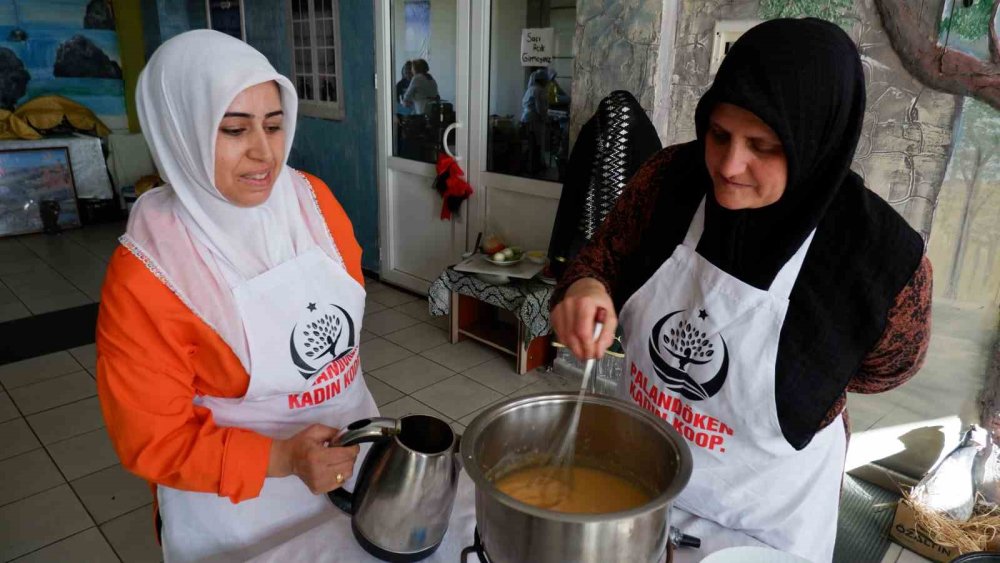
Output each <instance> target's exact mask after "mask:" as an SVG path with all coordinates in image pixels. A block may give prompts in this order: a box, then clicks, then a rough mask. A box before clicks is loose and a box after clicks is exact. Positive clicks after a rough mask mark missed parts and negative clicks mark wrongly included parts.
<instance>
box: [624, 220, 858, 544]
mask: <svg viewBox="0 0 1000 563" xmlns="http://www.w3.org/2000/svg"><path fill="white" fill-rule="evenodd" d="M704 224H705V202H704V200H703V201H702V203H701V205H700V206H699V208H698V211H697V213H695V216H694V218H693V219H692V221H691V225H690V227H689V228H688V232H687V235H686V237H685V239H684V242H683V243H682V244H681V245H678V246H677V248H676V250H674V253H673V255H671V256H670V258H669V259H668V260H667V261H666V262H664V264H663V265H662V266H660V268H659V270H657V271H656V273H655V274H654V275H653V277H652V278H650V279H649V281H647V282H646V283H645V285H643V286H642V287H641V288H639V290H638V291H637V292H635V294H633V295H632V297H631V298H629V300H628V302H627V303H626V304H625V306H624V307H623V308H622V312H621V315H620V317H621V325H622V328H623V331H624V337H625V365H626V367H627V369H628V370H629V371H628V372H627V373H626V374H625V375H624V376H623V377H622V379H621V381H620V383H619V392H620V394H621V395H622V396H623V397H628V399H627V400H631V401H632V402H634V403H635V404H637V405H638V406H639V407H640V408H644V409H646V410H648V411H650V412H652V413H653V414H656V415H658V416H659V417H660V418H662V419H664V420H665V421H667V423H669V424H671V425H672V426H673V427H674V428H675V429H677V431H678V432H679V433H680V434H681V435H682V436H683V437H684V438H685V439H686V440H687V442H688V445H689V446H690V448H691V453H692V457H693V460H694V468H693V471H692V474H691V481H690V482H689V483H688V485H687V487H686V488H685V489H684V490H683V491H682V492H681V494H680V496H679V497H678V499H677V502H676V505H677V506H678V507H679V508H682V509H684V510H686V511H688V512H691V513H693V514H695V515H698V516H701V517H703V518H706V519H709V520H713V521H715V522H718V523H719V524H721V525H722V526H724V527H727V528H732V529H735V530H740V531H743V532H745V533H746V534H748V535H750V536H753V537H755V538H757V539H759V540H761V541H763V542H764V543H766V544H768V545H771V546H773V547H775V548H777V549H780V550H783V551H788V552H791V553H795V554H797V555H799V556H802V557H805V558H807V559H809V560H811V561H817V562H828V561H830V560H831V559H832V557H833V545H834V540H835V538H836V531H837V513H838V509H839V503H840V483H841V477H842V475H843V470H844V456H845V453H846V451H845V450H846V447H847V442H846V436H845V433H844V426H843V422H842V421H841V419H840V417H837V419H836V420H834V421H833V422H832V423H830V425H829V426H827V427H826V428H824V429H822V430H821V431H819V432H818V433H817V434H816V435H815V436H814V437H813V439H812V441H811V442H810V443H809V445H808V446H806V447H805V448H804V449H803V450H801V451H796V450H795V448H793V447H792V446H791V445H789V444H788V442H787V441H786V440H785V438H784V436H783V435H782V433H781V428H780V426H779V424H778V411H777V406H776V403H775V389H774V385H775V359H776V357H777V352H778V338H779V336H780V334H781V326H782V324H783V322H784V320H785V313H786V311H787V310H788V297H789V295H790V294H791V291H792V287H793V286H794V285H795V280H796V278H797V277H798V274H799V270H800V268H801V267H802V262H803V260H804V259H805V256H806V252H807V251H808V249H809V244H810V243H811V242H812V235H810V236H809V238H807V239H806V240H805V242H804V243H803V244H802V246H801V247H800V248H799V250H798V251H797V252H796V253H795V255H794V256H792V258H791V259H790V260H789V261H788V262H787V263H786V264H785V265H784V266H783V267H782V269H781V271H780V272H779V273H778V275H777V277H775V279H774V282H773V283H772V284H771V287H770V288H769V289H768V290H767V291H764V290H760V289H757V288H755V287H753V286H750V285H748V284H745V283H743V282H742V281H740V280H739V279H737V278H735V277H733V276H731V275H729V274H727V273H726V272H723V271H722V270H720V269H719V268H716V267H715V266H713V265H712V264H711V263H710V262H708V261H707V260H705V259H704V258H702V257H701V256H699V255H698V254H697V252H695V249H696V248H697V246H698V241H699V240H700V238H701V234H702V232H703V231H704Z"/></svg>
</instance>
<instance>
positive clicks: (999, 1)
mask: <svg viewBox="0 0 1000 563" xmlns="http://www.w3.org/2000/svg"><path fill="white" fill-rule="evenodd" d="M997 13H1000V0H993V12H992V13H991V14H990V25H989V36H990V57H991V58H992V59H993V62H995V63H997V64H1000V37H998V36H997V34H998V33H1000V32H998V30H997V26H1000V24H998V23H997Z"/></svg>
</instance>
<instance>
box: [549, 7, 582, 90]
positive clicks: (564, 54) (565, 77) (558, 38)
mask: <svg viewBox="0 0 1000 563" xmlns="http://www.w3.org/2000/svg"><path fill="white" fill-rule="evenodd" d="M549 25H550V26H551V27H552V28H553V35H554V38H555V43H556V48H555V56H556V57H557V58H556V59H554V60H553V61H552V68H553V69H555V71H556V72H557V73H558V76H557V78H556V81H557V82H559V86H561V87H562V89H563V90H565V91H566V93H567V94H569V95H573V92H572V90H573V58H574V57H575V56H576V53H574V52H573V47H574V45H573V37H574V36H575V35H576V10H551V11H549Z"/></svg>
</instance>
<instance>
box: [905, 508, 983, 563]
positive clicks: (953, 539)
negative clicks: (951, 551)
mask: <svg viewBox="0 0 1000 563" xmlns="http://www.w3.org/2000/svg"><path fill="white" fill-rule="evenodd" d="M976 497H977V498H976V509H975V511H974V512H973V515H972V518H970V519H969V520H968V521H966V522H960V521H957V520H952V519H950V518H948V517H946V516H943V515H941V514H939V513H938V512H935V511H933V510H930V509H928V508H926V507H924V506H922V505H921V504H920V503H918V502H914V500H913V498H912V496H911V494H910V493H907V494H906V495H904V496H903V499H902V500H901V501H900V502H903V503H906V504H907V505H909V507H910V508H911V509H912V510H913V514H914V520H915V521H916V523H917V525H918V526H920V527H921V528H923V529H924V530H925V531H927V533H928V535H929V536H930V537H931V539H933V540H934V541H935V542H937V543H938V544H940V545H943V546H946V547H955V548H958V549H959V550H960V551H961V552H962V553H968V552H970V551H985V550H987V549H988V548H989V544H990V542H993V541H995V540H997V539H1000V507H998V506H996V505H990V504H988V503H985V502H984V501H983V498H982V495H979V494H977V495H976Z"/></svg>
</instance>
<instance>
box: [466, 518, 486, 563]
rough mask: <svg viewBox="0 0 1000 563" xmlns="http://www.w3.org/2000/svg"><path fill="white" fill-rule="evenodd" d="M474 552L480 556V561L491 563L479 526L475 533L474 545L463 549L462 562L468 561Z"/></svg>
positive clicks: (481, 562)
mask: <svg viewBox="0 0 1000 563" xmlns="http://www.w3.org/2000/svg"><path fill="white" fill-rule="evenodd" d="M473 553H474V554H476V556H478V557H479V563H490V558H489V556H488V555H486V546H484V545H483V539H482V538H481V537H479V526H476V531H475V532H474V533H473V539H472V545H470V546H469V547H467V548H465V549H463V550H462V563H468V561H469V556H470V555H472V554H473Z"/></svg>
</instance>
